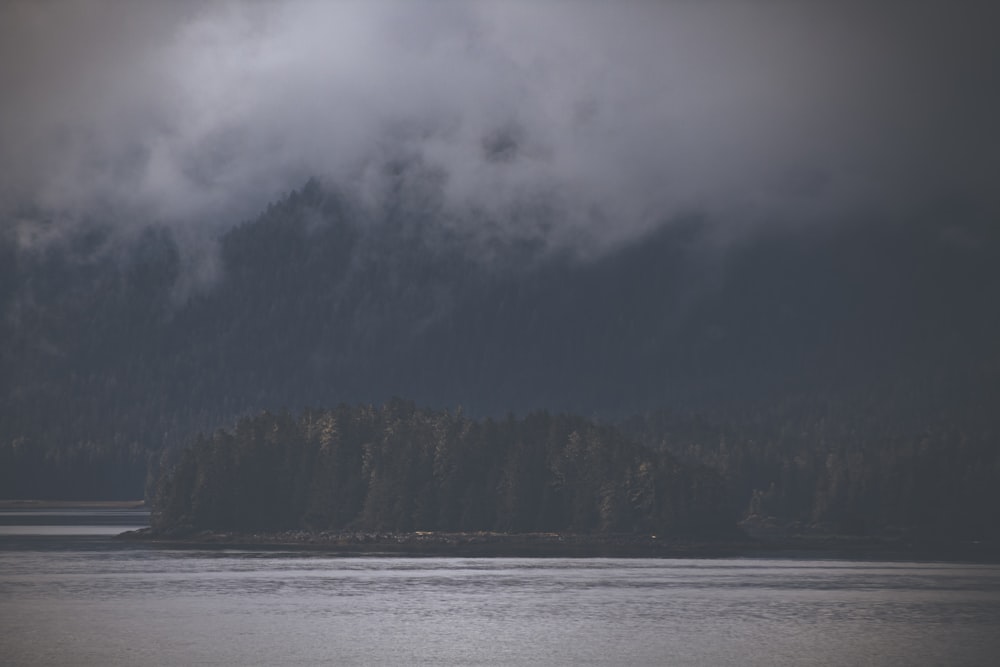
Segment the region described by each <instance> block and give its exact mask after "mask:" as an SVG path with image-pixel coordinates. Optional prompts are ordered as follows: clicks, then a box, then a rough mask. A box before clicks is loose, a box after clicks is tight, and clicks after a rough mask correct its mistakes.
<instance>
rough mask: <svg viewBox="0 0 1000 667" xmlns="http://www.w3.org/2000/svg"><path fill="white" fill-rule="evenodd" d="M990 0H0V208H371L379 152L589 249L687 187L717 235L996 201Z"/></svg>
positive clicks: (612, 239) (237, 213) (507, 226)
mask: <svg viewBox="0 0 1000 667" xmlns="http://www.w3.org/2000/svg"><path fill="white" fill-rule="evenodd" d="M876 4H878V3H876ZM886 4H888V3H886ZM977 11H978V12H979V13H978V14H977V13H976V12H977ZM985 13H986V12H985V10H976V9H974V8H969V7H964V8H962V9H952V8H949V7H947V6H945V5H934V6H931V5H926V6H925V5H922V4H921V3H915V4H908V5H907V6H906V7H905V9H903V10H899V9H893V10H892V11H890V9H882V8H880V7H877V6H876V7H871V6H869V5H868V4H865V5H862V4H861V3H846V5H845V6H837V7H828V8H820V7H817V6H814V5H813V4H809V5H801V4H799V3H781V2H778V3H736V2H734V3H707V4H695V3H641V2H636V3H625V4H622V3H615V4H612V3H603V2H592V3H576V2H572V3H571V2H558V1H557V2H550V3H528V2H499V1H498V2H482V3H459V2H445V1H439V2H374V3H372V2H364V3H362V2H325V1H318V0H317V1H301V0H299V1H294V0H293V1H292V2H284V3H256V2H235V1H232V2H215V3H208V4H203V3H194V2H191V3H184V2H181V3H131V2H112V1H107V2H98V1H96V0H95V1H85V0H80V1H76V2H73V1H66V2H43V3H40V2H28V1H24V2H8V3H5V4H4V6H3V8H2V9H0V89H2V90H3V91H4V99H5V101H4V103H3V105H0V132H2V140H0V169H2V170H3V173H4V175H5V177H4V179H3V184H2V185H0V207H2V211H3V216H4V218H3V219H4V220H6V221H7V222H6V223H5V224H11V223H12V221H15V220H22V221H25V220H28V221H30V220H32V219H34V218H38V217H46V218H47V219H62V220H70V221H71V220H74V219H77V218H81V217H87V216H90V217H93V216H95V215H96V216H105V217H107V218H108V219H119V220H121V221H122V222H123V223H127V224H133V225H135V224H146V223H149V222H158V223H165V224H172V225H180V226H183V227H185V228H186V229H188V230H189V232H188V233H191V232H190V230H192V229H193V230H212V231H217V230H218V229H220V228H223V227H225V226H228V225H231V224H233V223H234V222H238V221H240V220H242V219H245V218H247V217H250V216H252V215H254V214H255V213H256V212H257V211H258V210H259V209H260V208H261V207H262V206H263V205H264V204H265V203H266V202H267V201H268V200H271V199H273V198H275V197H276V196H277V195H279V194H280V193H281V192H283V191H286V190H287V189H289V188H292V187H297V186H298V185H300V184H301V183H302V182H303V181H304V180H305V179H306V178H307V177H309V176H317V177H319V178H320V179H321V180H323V181H325V182H328V183H331V184H336V186H337V187H338V188H340V189H341V190H344V191H347V192H350V193H352V196H355V197H356V198H357V200H358V201H360V202H365V203H367V205H369V206H372V207H375V206H377V205H378V202H379V201H381V200H382V199H383V197H384V194H385V192H386V191H387V188H398V187H399V185H400V180H401V179H402V181H404V183H403V184H404V186H405V187H408V188H410V191H411V194H412V196H413V197H418V198H419V201H420V202H423V203H422V205H425V206H432V207H434V211H436V214H437V215H439V216H440V218H441V219H442V220H445V221H450V222H451V224H455V225H466V226H467V225H476V224H480V223H479V222H473V221H484V220H485V221H488V222H489V224H488V225H484V229H485V228H489V229H490V230H492V231H491V232H490V233H501V234H510V235H513V236H530V235H532V234H542V233H544V234H545V235H546V236H547V238H548V239H549V241H550V242H552V243H555V244H562V245H573V244H585V245H588V247H589V248H590V249H591V250H594V249H598V250H599V249H600V248H602V247H607V246H609V245H613V244H615V243H619V242H622V241H625V240H628V239H632V238H636V237H638V236H639V235H641V234H644V233H646V232H647V231H649V230H650V229H651V228H653V227H654V226H656V225H658V224H662V223H663V222H664V221H668V220H670V219H673V218H675V217H677V216H681V215H686V214H692V213H696V214H698V215H702V216H705V217H706V218H708V219H711V220H714V221H717V222H718V225H719V229H720V230H723V231H722V233H723V234H733V235H740V234H744V233H747V232H752V230H753V229H755V228H757V227H758V226H760V225H764V224H774V223H780V224H792V223H794V224H799V223H803V222H804V223H809V224H826V223H829V222H831V221H835V220H837V219H839V218H843V217H849V216H856V215H859V214H863V215H875V216H898V217H904V218H905V217H906V216H908V215H913V214H915V213H916V212H919V211H920V210H922V209H923V208H924V207H926V206H927V205H928V203H929V202H930V203H933V202H941V201H960V202H962V207H963V210H964V211H967V212H970V213H969V215H972V216H980V217H982V216H986V215H993V214H995V213H996V212H997V211H998V208H1000V207H998V206H997V195H996V194H995V192H996V188H995V187H994V184H993V183H992V182H991V179H992V178H994V177H995V175H996V174H997V173H1000V161H998V155H997V154H998V150H997V148H996V142H995V141H994V134H995V132H994V131H993V128H992V125H993V124H994V122H995V119H996V118H997V117H1000V85H998V82H997V80H996V77H997V74H996V66H995V65H996V61H997V48H996V47H995V46H994V41H995V40H994V39H993V36H992V35H991V34H990V33H991V31H992V25H993V24H992V23H991V22H990V21H989V20H987V19H988V17H987V16H986V15H985ZM394 165H395V168H394ZM399 165H402V167H401V168H402V169H403V175H402V176H401V175H400V168H399ZM26 211H27V212H28V213H25V212H26ZM470 233H476V230H472V231H471V232H470Z"/></svg>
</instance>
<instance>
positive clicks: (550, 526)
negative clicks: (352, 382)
mask: <svg viewBox="0 0 1000 667" xmlns="http://www.w3.org/2000/svg"><path fill="white" fill-rule="evenodd" d="M732 518H733V517H732V515H731V513H730V512H729V508H728V506H727V500H726V492H725V489H724V485H723V481H722V479H721V478H720V477H719V475H717V474H716V473H714V472H712V471H711V470H708V469H707V468H704V467H702V466H682V465H681V464H680V463H678V462H677V461H676V460H675V459H674V457H672V456H671V455H670V454H668V453H666V452H654V451H652V450H650V449H647V448H644V447H642V446H640V445H638V444H636V443H634V442H632V441H630V440H628V439H627V438H625V437H623V436H622V435H621V434H620V433H618V432H617V431H616V430H614V429H612V428H609V427H606V426H600V425H597V424H594V423H593V422H590V421H588V420H585V419H582V418H580V417H572V416H566V415H555V416H553V415H549V414H548V413H544V412H536V413H532V414H530V415H528V416H526V417H525V418H523V419H515V418H514V417H512V416H511V417H508V418H507V419H501V420H492V419H486V420H482V421H476V420H472V419H468V418H466V417H464V416H463V415H461V414H452V413H450V412H447V411H432V410H422V409H417V408H416V407H415V405H414V404H413V403H412V402H408V401H403V400H394V401H391V402H390V403H388V404H386V405H385V406H383V407H381V408H378V409H376V408H373V407H371V406H356V407H352V406H348V405H341V406H339V407H337V408H335V409H333V410H308V411H306V412H304V413H303V414H302V415H301V416H299V417H298V418H294V417H292V416H291V415H289V414H287V413H283V414H271V413H264V414H261V415H259V416H257V417H254V418H247V419H243V420H241V421H240V422H239V423H238V424H237V425H236V427H235V428H234V429H232V430H220V431H217V432H215V434H213V435H212V436H211V437H207V438H200V439H199V440H198V441H197V442H196V443H195V444H194V445H193V446H192V447H190V448H188V449H186V450H185V451H184V453H183V454H182V455H181V458H180V461H179V463H178V464H177V466H176V467H175V468H174V469H173V470H172V471H171V472H169V473H167V474H165V475H164V476H163V478H162V479H161V481H160V483H159V487H158V489H157V493H156V496H155V500H154V504H153V514H152V527H153V530H154V532H155V533H157V534H161V535H184V534H190V533H193V532H196V531H199V530H206V529H207V530H216V531H218V530H222V531H242V532H249V531H285V530H292V529H308V530H314V531H331V530H333V531H343V530H361V531H389V532H412V531H444V532H484V531H486V532H502V533H540V532H562V533H583V534H589V533H643V534H661V535H664V536H666V535H699V534H700V535H705V534H712V533H713V532H716V533H724V532H726V531H727V530H729V529H731V526H732Z"/></svg>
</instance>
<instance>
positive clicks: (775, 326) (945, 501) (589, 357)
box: [0, 174, 1000, 535]
mask: <svg viewBox="0 0 1000 667" xmlns="http://www.w3.org/2000/svg"><path fill="white" fill-rule="evenodd" d="M403 177H405V174H403V175H402V176H401V178H403ZM392 196H393V195H391V194H390V195H389V197H390V201H388V202H386V205H385V206H384V207H382V209H380V213H378V215H375V216H373V215H371V214H366V213H363V212H361V210H360V209H359V208H358V207H357V206H356V205H355V204H354V203H353V202H352V200H351V198H350V197H347V196H344V195H342V194H340V193H338V191H337V190H335V189H333V188H325V187H322V186H320V184H319V183H317V182H316V181H310V182H309V183H307V184H306V185H305V186H304V187H303V188H302V189H300V190H298V191H295V192H292V193H290V194H289V195H287V196H286V197H284V198H282V199H280V200H279V201H276V202H275V203H274V204H272V205H271V206H270V207H268V209H267V210H266V211H264V212H263V213H262V214H261V215H260V216H259V217H258V218H256V219H254V220H251V221H248V222H245V223H243V224H241V225H238V226H236V227H232V228H230V229H228V230H225V231H224V232H222V233H220V235H219V236H218V237H217V238H216V239H214V240H211V241H209V240H201V241H198V242H197V243H193V242H192V240H191V239H186V238H185V237H183V236H182V235H180V234H179V232H177V231H176V230H174V229H172V228H169V227H166V226H163V225H156V224H150V225H147V226H142V225H139V226H137V227H135V228H134V229H133V230H132V231H131V232H130V233H128V234H123V233H122V232H121V231H120V229H116V228H115V227H114V226H112V225H107V224H102V223H101V222H100V220H95V221H92V222H90V223H85V224H81V225H78V226H76V227H73V228H71V229H65V230H64V229H61V228H59V227H57V226H56V225H55V223H53V227H52V229H48V230H45V229H43V230H41V231H40V232H38V234H36V236H37V237H38V238H34V237H31V238H27V237H25V234H23V233H20V232H19V233H15V231H14V228H13V227H10V228H8V227H4V228H0V309H2V312H3V317H2V318H0V340H2V341H3V345H2V346H0V497H7V498H25V497H45V498H78V499H84V498H137V497H142V496H144V495H145V496H147V497H151V495H152V492H153V490H152V485H153V484H154V482H155V480H156V479H157V478H158V476H159V475H160V474H161V473H162V472H165V471H167V470H169V467H170V465H172V464H173V463H174V462H176V461H177V460H178V459H177V457H178V452H179V451H181V449H182V448H183V447H185V446H186V445H189V444H190V443H191V442H192V441H193V440H194V439H195V438H196V437H197V436H198V434H199V433H202V434H210V433H213V432H216V430H217V429H218V428H220V427H228V426H231V425H232V424H234V423H238V421H239V420H240V419H241V418H243V417H246V416H247V415H256V414H259V413H260V411H261V410H270V411H271V412H272V414H277V415H280V414H284V413H283V412H282V410H284V409H288V410H293V411H296V410H300V409H302V408H304V407H305V406H309V405H318V406H330V405H337V404H339V403H342V402H347V403H350V404H356V403H359V402H360V403H363V404H371V405H381V404H383V403H385V402H386V401H387V400H388V399H389V398H390V397H392V396H396V395H399V396H406V397H409V398H412V399H413V400H415V401H416V402H417V403H419V404H420V405H426V406H430V408H432V409H436V410H439V409H445V408H448V409H452V410H454V409H455V408H456V407H458V406H461V407H462V409H463V410H464V411H465V414H467V415H470V416H471V417H475V418H476V419H483V418H488V417H492V418H494V419H499V418H501V417H502V416H503V415H505V414H507V413H508V412H513V413H514V414H516V415H527V414H529V413H530V412H531V411H532V410H536V409H542V408H544V409H548V410H551V411H553V412H567V413H574V414H582V415H588V416H590V417H592V418H594V419H596V420H598V421H600V422H602V423H605V424H616V425H618V426H619V427H620V428H621V430H622V432H624V433H626V434H628V436H629V437H630V438H631V439H633V440H634V441H636V442H639V443H641V445H642V446H644V447H646V448H647V449H649V450H650V451H653V452H656V455H657V456H659V455H662V454H663V453H664V452H667V453H670V454H671V455H672V456H674V457H676V459H677V460H678V461H680V462H682V464H683V465H684V466H691V465H704V466H708V467H709V468H711V469H713V470H714V471H716V472H717V473H718V475H720V478H721V479H722V480H723V483H724V484H725V485H726V488H727V500H726V502H727V506H728V508H729V511H731V512H733V513H735V516H736V517H737V518H740V517H751V518H755V520H759V521H758V522H759V523H760V524H761V525H764V526H772V525H775V526H781V527H783V528H788V527H793V528H794V527H796V526H829V527H830V529H831V530H844V531H853V532H863V531H869V532H872V531H875V532H879V531H885V530H928V531H936V532H941V533H955V534H959V533H960V534H963V535H979V534H989V535H995V534H996V533H997V531H998V526H1000V521H998V518H997V515H996V510H995V508H996V507H1000V503H998V502H997V495H996V491H995V490H993V489H994V488H995V487H998V486H1000V485H998V484H997V482H998V481H1000V446H998V445H997V441H996V434H997V432H998V425H1000V422H998V420H997V417H996V415H995V406H996V405H998V404H1000V345H998V343H997V341H998V340H1000V309H998V308H997V307H996V304H997V302H998V301H997V295H1000V262H998V261H996V260H997V257H998V256H1000V234H998V232H997V230H995V229H993V228H992V227H990V226H989V225H981V226H973V227H968V225H966V227H967V228H966V227H963V228H962V229H958V231H956V227H954V226H953V225H951V224H950V223H948V221H947V219H946V218H947V216H946V213H947V212H946V211H945V212H942V213H941V221H934V220H932V221H929V222H919V221H918V222H913V223H912V224H909V223H908V225H907V226H906V228H905V230H904V229H903V228H902V227H901V226H900V225H899V224H898V223H895V222H892V221H887V222H878V221H871V220H867V221H864V222H863V223H856V224H849V223H845V224H843V225H840V226H834V227H831V228H828V229H823V230H818V229H801V230H800V229H795V228H780V227H775V228H773V229H771V230H770V231H766V232H761V233H758V234H755V235H754V236H753V237H748V238H745V239H739V240H733V241H730V242H728V243H724V244H723V243H720V242H719V241H718V239H717V234H715V230H714V229H713V227H712V225H711V223H710V222H709V221H706V220H703V219H700V218H697V217H690V218H685V219H680V220H672V221H668V222H666V223H665V224H664V225H662V226H661V227H659V228H657V229H655V230H654V231H652V232H650V233H649V234H648V235H646V236H645V237H644V238H642V239H639V240H638V241H635V242H631V243H623V244H621V245H620V246H618V247H615V248H607V249H604V250H603V251H602V252H599V253H591V254H583V255H579V254H574V253H573V252H572V251H570V250H568V249H566V248H563V249H561V250H560V249H558V248H556V247H554V246H550V245H548V244H547V243H546V241H545V238H544V237H543V236H539V237H537V238H535V237H518V238H503V237H500V236H498V237H484V236H481V235H480V236H474V235H472V234H470V233H468V232H467V231H463V229H464V228H463V227H462V226H461V225H456V224H442V223H440V222H439V221H438V220H437V219H436V218H435V214H434V211H433V209H432V208H426V207H425V208H421V207H420V206H416V205H413V202H412V201H406V202H402V201H401V202H394V201H392ZM36 231H38V230H36ZM904 232H905V233H904ZM33 239H34V240H33ZM192 244H193V246H194V249H193V248H192ZM197 276H201V277H200V278H198V277H197ZM435 414H436V413H435ZM292 421H294V420H292ZM239 423H242V422H239ZM475 423H476V424H479V425H477V426H475V427H472V428H473V430H476V429H483V428H486V427H485V426H483V425H482V424H481V423H480V422H475ZM483 423H485V422H483ZM496 423H497V424H500V423H502V422H496ZM498 428H499V427H498ZM218 437H221V436H218V435H216V436H211V437H208V436H205V438H207V439H208V440H211V441H213V442H214V439H215V438H218ZM562 444H564V443H560V445H559V446H562ZM400 446H402V445H400ZM552 446H553V447H554V446H555V445H552ZM544 447H548V445H545V446H544ZM544 447H542V448H543V449H544ZM196 449H197V448H196ZM539 456H540V454H539ZM547 456H549V453H546V457H547ZM300 518H301V517H300ZM410 520H412V517H411V519H410ZM393 521H395V519H393Z"/></svg>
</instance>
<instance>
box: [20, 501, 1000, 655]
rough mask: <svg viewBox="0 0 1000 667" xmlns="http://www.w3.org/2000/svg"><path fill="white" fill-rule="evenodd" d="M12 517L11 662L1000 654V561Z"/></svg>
mask: <svg viewBox="0 0 1000 667" xmlns="http://www.w3.org/2000/svg"><path fill="white" fill-rule="evenodd" d="M145 520H146V516H145V515H144V514H142V513H139V512H134V511H117V512H115V511H102V512H94V511H79V512H74V513H66V512H47V513H45V512H24V511H17V512H12V511H7V512H0V663H2V664H5V665H193V664H217V665H278V664H319V663H327V664H414V663H418V664H419V663H425V664H427V663H430V664H445V665H448V664H453V665H466V664H477V663H487V664H494V663H502V664H636V665H641V664H651V665H653V664H655V665H906V666H908V667H909V666H912V665H993V664H1000V567H998V566H997V565H981V564H949V563H903V562H854V561H823V560H806V561H804V560H760V559H718V560H653V559H561V558H545V559H519V558H495V559H493V558H475V559H466V558H401V557H379V556H377V555H373V556H349V557H341V556H338V555H337V554H333V553H318V552H278V551H246V550H223V549H213V550H201V549H164V548H150V547H146V546H142V545H137V544H131V543H124V542H117V541H114V540H112V539H111V536H112V535H113V534H115V533H117V532H119V531H121V530H126V529H128V528H130V527H133V526H138V525H142V524H143V523H144V522H145Z"/></svg>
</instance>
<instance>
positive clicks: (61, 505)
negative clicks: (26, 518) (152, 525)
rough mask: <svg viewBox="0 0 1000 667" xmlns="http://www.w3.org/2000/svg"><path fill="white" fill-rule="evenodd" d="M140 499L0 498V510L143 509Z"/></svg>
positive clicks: (144, 504) (143, 504)
mask: <svg viewBox="0 0 1000 667" xmlns="http://www.w3.org/2000/svg"><path fill="white" fill-rule="evenodd" d="M145 507H146V503H145V501H142V500H0V510H32V509H38V510H54V509H59V510H75V509H95V510H97V509H106V510H132V509H144V508H145Z"/></svg>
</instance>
